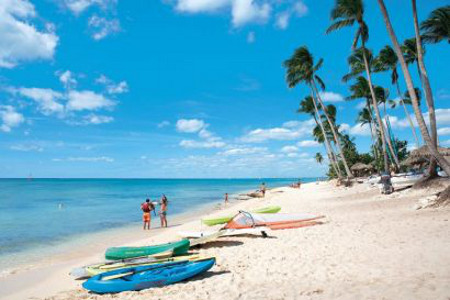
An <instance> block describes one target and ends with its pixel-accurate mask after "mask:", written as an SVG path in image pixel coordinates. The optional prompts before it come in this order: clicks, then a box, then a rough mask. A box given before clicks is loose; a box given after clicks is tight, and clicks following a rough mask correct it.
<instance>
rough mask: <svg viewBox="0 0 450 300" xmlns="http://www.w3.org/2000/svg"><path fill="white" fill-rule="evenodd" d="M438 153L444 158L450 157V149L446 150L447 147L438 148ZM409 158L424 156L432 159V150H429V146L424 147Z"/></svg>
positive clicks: (412, 153) (413, 152)
mask: <svg viewBox="0 0 450 300" xmlns="http://www.w3.org/2000/svg"><path fill="white" fill-rule="evenodd" d="M438 151H439V153H440V154H441V155H442V156H450V148H445V147H438ZM409 156H413V157H420V156H424V157H430V156H431V153H430V150H428V146H426V145H425V146H422V147H420V148H418V149H416V150H414V151H412V152H411V154H410V155H409Z"/></svg>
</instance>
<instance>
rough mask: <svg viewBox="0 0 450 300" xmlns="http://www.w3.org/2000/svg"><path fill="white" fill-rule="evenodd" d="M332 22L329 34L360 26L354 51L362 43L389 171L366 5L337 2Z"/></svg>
mask: <svg viewBox="0 0 450 300" xmlns="http://www.w3.org/2000/svg"><path fill="white" fill-rule="evenodd" d="M331 20H332V21H334V23H333V24H331V25H330V27H328V29H327V31H326V32H327V33H330V32H332V31H335V30H338V29H341V28H343V27H347V26H352V25H354V24H355V23H357V25H358V29H357V30H356V34H355V37H354V39H353V44H352V49H355V48H356V47H357V45H358V43H359V41H361V54H362V58H363V62H364V70H365V72H366V77H367V81H368V82H369V87H370V94H371V97H372V103H373V106H374V110H375V115H376V118H377V121H378V124H379V125H380V132H381V141H382V144H383V154H384V155H383V156H384V170H385V171H386V172H388V171H389V165H388V157H387V151H386V140H387V139H386V133H385V130H384V126H383V123H382V122H381V116H380V112H379V110H378V107H377V100H376V97H375V92H374V90H373V85H372V76H371V70H370V66H369V61H368V58H367V51H366V42H367V40H368V39H369V28H368V26H367V24H366V23H365V22H364V5H363V2H362V0H336V4H335V6H334V8H333V9H332V11H331Z"/></svg>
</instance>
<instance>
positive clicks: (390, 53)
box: [374, 45, 420, 148]
mask: <svg viewBox="0 0 450 300" xmlns="http://www.w3.org/2000/svg"><path fill="white" fill-rule="evenodd" d="M397 65H398V58H397V55H395V51H394V49H392V48H391V46H389V45H387V46H385V47H384V48H383V49H381V50H380V53H379V54H378V57H377V58H376V59H375V63H374V71H375V72H383V71H391V82H392V84H393V85H395V87H396V88H397V96H398V98H399V99H400V104H401V105H402V107H403V110H404V111H405V115H406V118H407V119H408V122H409V125H410V127H411V131H412V133H413V136H414V139H415V140H416V146H417V148H419V147H420V143H419V138H418V137H417V134H416V129H415V128H414V124H413V122H412V120H411V116H410V115H409V112H408V108H407V107H406V104H405V101H404V99H403V96H402V92H401V90H400V84H399V82H398V77H399V76H398V72H397Z"/></svg>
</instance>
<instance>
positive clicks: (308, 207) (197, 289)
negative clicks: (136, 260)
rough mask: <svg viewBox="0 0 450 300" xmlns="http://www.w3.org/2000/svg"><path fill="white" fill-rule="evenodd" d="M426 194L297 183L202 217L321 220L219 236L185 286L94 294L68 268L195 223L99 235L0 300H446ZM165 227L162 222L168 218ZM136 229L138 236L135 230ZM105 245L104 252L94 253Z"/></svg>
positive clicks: (443, 234)
mask: <svg viewBox="0 0 450 300" xmlns="http://www.w3.org/2000/svg"><path fill="white" fill-rule="evenodd" d="M432 192H433V191H431V190H406V191H402V192H399V193H394V194H391V195H388V196H386V195H380V193H379V191H378V190H377V189H376V188H373V187H369V186H368V185H366V184H358V185H356V186H354V187H351V188H344V187H335V186H334V184H333V183H332V182H320V183H308V184H303V185H302V187H301V188H300V189H293V188H289V187H282V188H277V189H273V190H270V191H268V193H267V195H266V197H265V198H264V199H259V198H255V199H251V200H248V201H236V202H235V203H234V204H233V205H230V206H229V207H228V208H225V209H221V210H220V211H214V212H212V213H208V214H207V215H203V216H202V217H201V218H203V217H206V216H220V215H224V214H228V213H233V212H236V211H238V210H248V209H252V208H256V207H262V206H266V205H280V206H281V207H282V211H281V212H302V213H303V212H304V213H314V214H323V215H325V216H326V223H325V224H322V225H316V226H311V227H305V228H298V229H288V230H277V231H270V232H269V238H262V237H227V238H220V239H219V240H217V241H215V242H211V243H208V244H206V245H203V246H202V247H200V248H198V249H194V251H195V252H199V253H200V254H201V255H204V256H216V258H217V264H216V266H214V267H213V268H212V269H211V270H210V271H209V272H207V273H205V274H203V275H200V276H198V277H196V278H193V279H192V280H189V281H186V282H183V283H179V284H175V285H171V286H167V287H163V288H154V289H148V290H143V291H140V292H124V293H120V294H116V295H102V296H100V295H95V294H92V293H88V292H87V291H85V290H83V289H82V288H81V283H82V281H76V280H73V279H72V278H70V276H69V275H68V273H69V272H70V270H71V269H72V268H73V267H77V266H81V265H85V264H88V263H93V262H96V261H99V260H102V254H103V251H104V249H105V248H106V247H108V246H113V245H120V244H126V245H145V244H154V243H161V242H167V241H171V240H174V239H176V237H177V232H179V231H190V230H194V231H197V230H205V229H206V228H205V226H202V225H201V223H200V221H199V219H200V217H199V218H196V219H195V220H194V219H186V220H183V222H181V223H182V224H181V223H180V225H179V226H174V227H170V228H167V229H164V230H155V232H154V234H153V235H152V236H151V237H149V238H146V239H142V238H139V236H140V234H141V233H142V232H128V233H126V232H123V236H114V237H109V239H101V241H98V242H97V244H94V245H87V248H88V249H89V251H87V250H86V249H85V250H82V249H80V252H79V253H77V254H76V255H74V254H72V256H71V257H64V255H62V257H58V258H55V259H54V260H53V261H51V260H50V261H48V262H47V264H46V265H42V266H40V267H36V268H31V269H30V270H29V271H28V272H19V273H17V274H15V275H14V274H13V275H10V276H7V277H4V278H2V279H1V280H0V287H1V289H2V295H1V296H0V297H1V299H11V300H13V299H52V300H62V299H136V300H138V299H163V298H164V299H448V298H449V297H450V269H449V268H448V265H449V264H450V253H449V251H448V249H449V247H450V235H449V234H448V233H449V232H450V230H449V229H450V223H449V217H450V208H449V207H443V208H437V209H435V208H428V209H420V210H417V209H416V207H415V206H416V204H417V203H418V201H419V199H422V198H424V197H426V196H429V195H430V194H431V193H432ZM169 222H170V219H169ZM135 231H136V230H135ZM102 248H103V250H102Z"/></svg>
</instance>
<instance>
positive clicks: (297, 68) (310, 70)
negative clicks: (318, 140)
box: [284, 46, 354, 178]
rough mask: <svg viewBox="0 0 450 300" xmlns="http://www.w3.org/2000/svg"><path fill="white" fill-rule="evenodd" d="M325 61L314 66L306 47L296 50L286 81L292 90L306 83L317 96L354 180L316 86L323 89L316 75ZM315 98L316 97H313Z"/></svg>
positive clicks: (287, 66) (288, 68)
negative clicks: (317, 83) (318, 85)
mask: <svg viewBox="0 0 450 300" xmlns="http://www.w3.org/2000/svg"><path fill="white" fill-rule="evenodd" d="M322 63H323V59H320V60H319V62H318V63H317V64H314V58H313V56H312V54H311V53H310V52H309V50H308V48H307V47H306V46H302V47H300V48H298V49H296V50H295V52H294V54H293V55H292V57H291V58H290V59H288V60H286V61H285V62H284V66H285V68H286V69H287V70H286V81H287V83H288V86H289V87H290V88H293V87H295V86H297V84H299V83H301V82H304V83H306V84H307V85H308V86H309V88H310V89H311V93H312V95H313V96H315V97H316V98H315V100H317V101H318V102H319V103H320V106H321V108H322V110H323V114H324V115H325V117H326V118H327V121H328V123H329V124H330V128H331V131H332V133H333V137H334V140H335V143H336V146H337V149H338V150H339V154H340V157H341V159H342V163H343V164H344V168H345V172H346V173H347V176H348V177H350V178H353V177H354V176H353V173H352V171H351V170H350V168H349V167H348V164H347V160H346V158H345V155H344V152H343V151H342V147H341V145H340V143H339V137H338V134H337V130H336V128H335V127H334V126H333V122H332V121H331V120H330V117H329V115H328V111H327V108H326V106H325V105H324V103H323V101H322V99H321V97H320V94H319V91H318V89H317V86H316V81H318V82H319V84H320V85H321V86H322V87H323V86H324V85H323V81H322V80H321V79H320V77H319V76H317V75H316V74H315V72H316V71H317V70H319V69H320V67H321V66H322ZM313 98H314V97H313Z"/></svg>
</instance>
